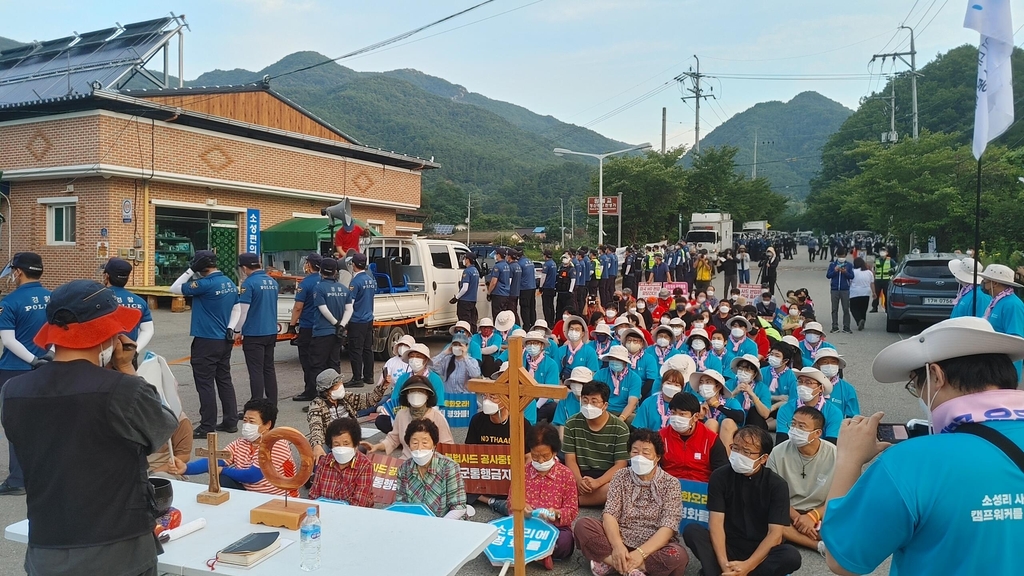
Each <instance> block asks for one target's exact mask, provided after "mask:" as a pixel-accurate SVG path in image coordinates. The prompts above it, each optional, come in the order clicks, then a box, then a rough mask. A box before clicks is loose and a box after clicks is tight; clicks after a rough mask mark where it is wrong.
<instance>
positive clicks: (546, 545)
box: [484, 516, 558, 566]
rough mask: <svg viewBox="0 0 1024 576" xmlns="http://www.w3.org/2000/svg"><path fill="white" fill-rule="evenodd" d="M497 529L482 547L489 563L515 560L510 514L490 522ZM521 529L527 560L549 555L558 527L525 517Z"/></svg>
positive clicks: (556, 537) (499, 564)
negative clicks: (495, 534) (484, 546)
mask: <svg viewBox="0 0 1024 576" xmlns="http://www.w3.org/2000/svg"><path fill="white" fill-rule="evenodd" d="M490 523H491V524H493V525H494V526H495V527H497V529H498V535H497V536H495V538H494V540H493V541H492V542H491V543H490V544H489V545H488V546H487V548H484V554H486V555H487V559H488V560H490V561H491V564H494V565H495V566H501V565H502V564H504V563H506V562H515V548H514V547H513V545H514V543H515V537H514V532H513V521H512V517H511V516H506V517H505V518H498V519H497V520H491V522H490ZM523 525H524V530H523V545H524V546H525V547H526V550H524V551H523V555H524V556H525V557H526V558H525V559H526V561H527V562H535V561H537V560H540V559H541V558H544V557H546V556H550V555H551V553H552V552H553V551H554V550H555V543H556V542H557V541H558V528H555V527H554V526H552V525H551V524H548V523H547V522H545V521H544V520H540V519H538V518H526V519H525V521H524V523H523Z"/></svg>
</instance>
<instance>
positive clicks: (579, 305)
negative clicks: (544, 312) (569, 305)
mask: <svg viewBox="0 0 1024 576" xmlns="http://www.w3.org/2000/svg"><path fill="white" fill-rule="evenodd" d="M587 252H588V251H587V247H586V246H583V247H581V248H580V249H579V250H578V251H577V252H576V261H575V262H574V264H575V265H576V267H575V271H576V288H575V290H574V291H575V298H576V303H575V305H574V306H573V308H574V309H576V310H579V311H582V310H586V309H587V282H588V281H589V280H590V259H588V258H587ZM580 313H581V314H582V312H580Z"/></svg>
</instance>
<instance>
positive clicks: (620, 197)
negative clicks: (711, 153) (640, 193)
mask: <svg viewBox="0 0 1024 576" xmlns="http://www.w3.org/2000/svg"><path fill="white" fill-rule="evenodd" d="M662 110H664V108H662ZM619 246H622V193H621V192H620V193H619V240H618V242H616V243H615V247H616V248H618V247H619Z"/></svg>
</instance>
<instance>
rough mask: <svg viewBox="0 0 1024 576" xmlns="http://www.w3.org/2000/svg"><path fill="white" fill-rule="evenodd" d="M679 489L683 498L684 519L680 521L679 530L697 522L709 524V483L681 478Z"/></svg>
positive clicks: (705, 525) (681, 530) (704, 524)
mask: <svg viewBox="0 0 1024 576" xmlns="http://www.w3.org/2000/svg"><path fill="white" fill-rule="evenodd" d="M679 491H680V492H681V493H682V498H683V519H682V520H681V521H680V522H679V532H680V533H682V532H683V527H685V526H686V525H687V524H692V523H694V522H696V523H697V524H700V525H701V526H704V527H705V528H707V526H708V484H707V482H695V481H693V480H682V479H681V480H679Z"/></svg>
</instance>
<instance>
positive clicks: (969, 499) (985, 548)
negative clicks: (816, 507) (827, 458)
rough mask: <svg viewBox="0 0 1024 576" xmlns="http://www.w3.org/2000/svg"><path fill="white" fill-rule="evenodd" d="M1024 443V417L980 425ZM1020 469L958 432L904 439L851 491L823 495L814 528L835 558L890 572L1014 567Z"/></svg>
mask: <svg viewBox="0 0 1024 576" xmlns="http://www.w3.org/2000/svg"><path fill="white" fill-rule="evenodd" d="M985 425H987V426H992V428H994V429H996V430H998V431H1000V432H1002V433H1003V434H1005V435H1006V436H1007V437H1008V438H1010V440H1012V441H1013V443H1014V444H1016V445H1018V446H1024V422H1020V421H1016V422H1008V421H1003V422H989V423H987V424H985ZM1022 492H1024V490H1021V472H1020V469H1018V468H1017V467H1016V466H1015V465H1014V464H1013V462H1012V461H1011V460H1010V459H1009V458H1007V457H1006V456H1005V455H1004V454H1003V453H1002V452H1001V451H1000V450H999V449H998V448H996V447H995V446H994V445H992V444H990V443H989V442H987V441H986V440H983V439H981V438H977V437H974V436H971V435H969V434H963V433H959V434H958V433H953V434H937V435H932V436H923V437H920V438H911V439H910V440H906V441H904V442H900V443H899V444H896V445H895V446H892V447H890V448H888V449H887V450H885V451H884V452H882V453H881V454H880V455H879V456H878V459H877V460H876V461H875V462H874V463H872V464H871V465H870V466H868V468H867V470H865V471H864V473H863V474H862V475H861V477H860V478H859V479H858V480H857V483H856V484H854V485H853V487H852V488H851V489H850V491H849V493H847V495H846V496H844V497H842V498H835V499H833V500H832V501H830V502H829V503H828V509H827V510H826V512H825V515H824V516H825V517H824V520H823V522H822V528H821V536H822V539H823V540H824V541H825V546H826V547H827V548H828V551H829V553H830V554H832V557H833V558H835V560H836V562H838V563H839V565H840V566H842V567H843V568H845V569H846V570H848V571H851V572H854V573H857V574H867V573H869V572H871V571H873V570H874V569H875V568H876V567H877V566H878V565H879V564H881V563H882V562H883V561H885V559H886V558H888V557H889V556H890V555H891V556H892V564H891V566H890V569H889V573H890V574H899V576H912V575H916V574H920V575H922V576H926V575H927V576H931V575H933V574H1018V573H1020V549H1019V548H1018V547H1019V546H1020V543H1021V542H1022V541H1024V521H1022V520H1021V510H1022V508H1024V494H1022Z"/></svg>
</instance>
